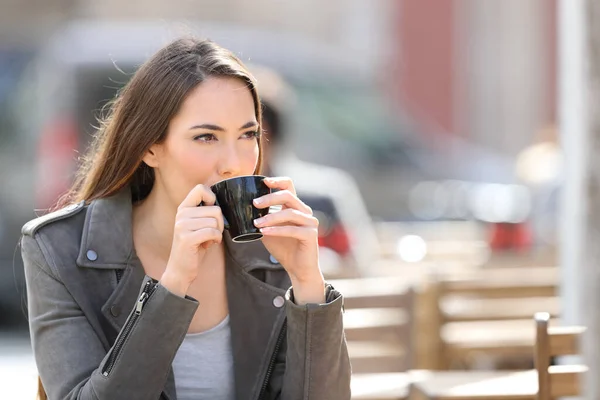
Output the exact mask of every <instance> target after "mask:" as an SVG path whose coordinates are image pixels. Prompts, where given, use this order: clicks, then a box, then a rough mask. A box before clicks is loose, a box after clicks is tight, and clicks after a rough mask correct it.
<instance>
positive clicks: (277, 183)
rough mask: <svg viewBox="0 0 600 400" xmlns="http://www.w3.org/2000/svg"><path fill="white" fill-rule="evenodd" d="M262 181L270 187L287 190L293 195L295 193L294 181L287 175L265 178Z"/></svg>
mask: <svg viewBox="0 0 600 400" xmlns="http://www.w3.org/2000/svg"><path fill="white" fill-rule="evenodd" d="M264 182H265V184H266V185H267V186H268V187H270V188H271V189H279V190H289V191H290V192H292V193H293V194H294V195H295V194H296V188H295V187H294V182H292V180H291V179H290V178H288V177H274V178H265V179H264Z"/></svg>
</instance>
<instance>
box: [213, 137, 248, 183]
mask: <svg viewBox="0 0 600 400" xmlns="http://www.w3.org/2000/svg"><path fill="white" fill-rule="evenodd" d="M238 151H239V149H237V148H236V146H235V144H231V145H226V146H224V147H223V149H222V154H221V157H220V159H219V165H218V170H217V173H218V174H219V176H221V177H223V178H231V177H234V176H238V175H240V173H241V170H242V166H241V157H240V155H239V154H238Z"/></svg>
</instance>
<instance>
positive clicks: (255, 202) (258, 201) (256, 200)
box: [254, 197, 264, 204]
mask: <svg viewBox="0 0 600 400" xmlns="http://www.w3.org/2000/svg"><path fill="white" fill-rule="evenodd" d="M262 202H264V200H263V199H262V197H259V198H257V199H254V204H261V203H262Z"/></svg>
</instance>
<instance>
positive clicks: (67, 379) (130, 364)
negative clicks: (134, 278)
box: [21, 235, 198, 400]
mask: <svg viewBox="0 0 600 400" xmlns="http://www.w3.org/2000/svg"><path fill="white" fill-rule="evenodd" d="M21 252H22V256H23V262H24V267H25V277H26V284H27V300H28V313H29V326H30V334H31V339H32V346H33V351H34V356H35V360H36V364H37V368H38V372H39V374H40V378H41V381H42V384H43V385H44V388H45V390H46V393H47V394H48V398H49V399H52V400H59V399H81V400H92V399H93V400H103V399H110V400H118V399H158V398H159V397H160V395H161V392H162V389H163V387H164V385H165V383H166V380H167V377H168V374H169V371H170V367H171V363H172V361H173V358H174V357H175V353H176V352H177V349H178V348H179V345H180V344H181V342H182V341H183V338H184V336H185V334H186V332H187V329H188V327H189V324H190V322H191V320H192V317H193V315H194V312H195V311H196V309H197V307H198V303H197V302H196V301H195V300H194V299H192V298H190V297H187V298H183V297H179V296H177V295H175V294H172V293H171V292H169V291H168V290H166V289H165V288H164V287H162V286H160V284H158V282H157V281H155V280H153V279H151V278H150V277H148V276H146V278H145V279H144V284H143V286H142V289H143V291H142V289H141V290H140V291H141V293H140V294H141V296H144V301H143V302H141V303H142V307H140V301H138V303H137V304H136V307H134V308H133V309H132V312H131V313H130V315H129V317H128V319H127V322H126V323H125V325H124V327H123V329H122V330H121V332H120V333H119V335H118V337H117V339H116V341H115V345H113V347H112V348H111V349H110V350H109V351H108V352H107V351H106V348H105V346H104V345H103V344H102V342H101V340H100V338H99V337H98V336H97V335H96V333H95V331H94V329H93V328H92V326H91V325H90V323H89V321H88V319H87V318H86V316H85V315H84V314H83V312H82V310H81V308H80V307H79V305H78V304H77V302H76V301H75V300H74V298H73V297H72V296H71V294H70V293H69V291H68V289H67V288H66V287H65V285H64V284H63V282H62V281H61V279H60V276H58V272H57V270H56V268H53V266H54V264H52V263H53V262H54V261H53V260H52V259H51V257H49V256H48V254H49V252H48V249H47V248H46V246H45V243H44V241H43V239H42V238H41V237H40V236H39V235H35V237H31V236H27V235H24V236H23V237H22V240H21ZM49 260H50V263H49V262H48V261H49ZM144 292H147V294H146V295H144V294H143V293H144ZM146 296H148V297H146ZM140 299H141V297H140ZM136 308H137V309H136ZM136 311H138V312H139V314H138V313H136Z"/></svg>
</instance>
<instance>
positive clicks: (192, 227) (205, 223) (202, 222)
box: [175, 217, 222, 232]
mask: <svg viewBox="0 0 600 400" xmlns="http://www.w3.org/2000/svg"><path fill="white" fill-rule="evenodd" d="M175 225H176V229H178V230H180V231H181V232H193V231H199V230H200V229H205V228H214V229H218V230H219V231H222V230H221V229H220V226H219V221H218V220H217V218H212V217H210V218H192V219H184V220H181V221H177V222H176V223H175Z"/></svg>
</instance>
